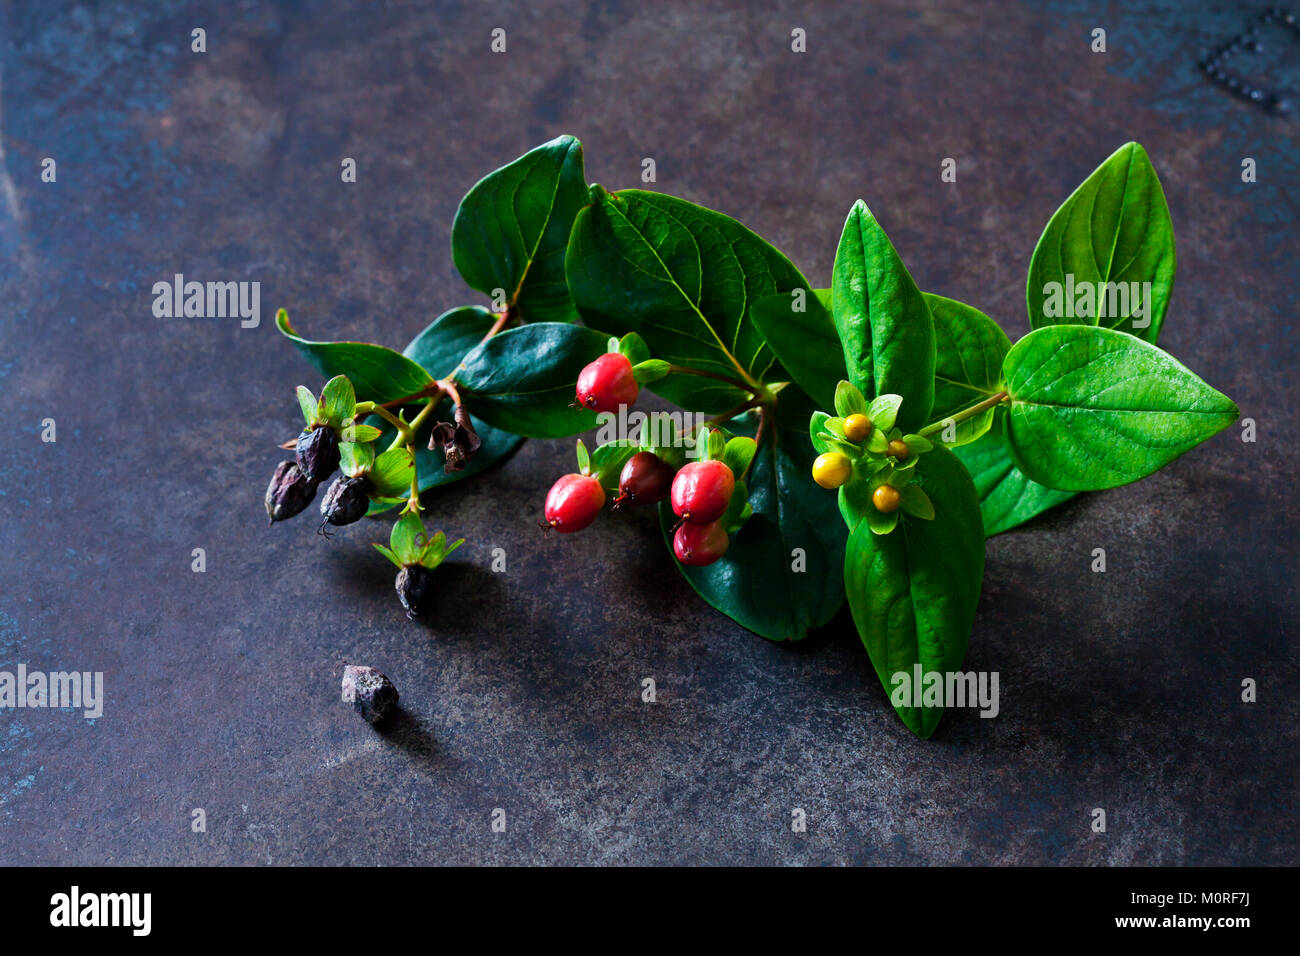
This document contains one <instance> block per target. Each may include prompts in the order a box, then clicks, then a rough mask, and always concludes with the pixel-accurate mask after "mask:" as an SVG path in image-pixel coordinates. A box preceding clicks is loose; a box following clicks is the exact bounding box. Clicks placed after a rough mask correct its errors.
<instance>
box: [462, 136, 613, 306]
mask: <svg viewBox="0 0 1300 956" xmlns="http://www.w3.org/2000/svg"><path fill="white" fill-rule="evenodd" d="M586 201H587V181H586V174H585V173H584V172H583V168H582V144H581V143H579V142H578V141H577V140H576V139H574V138H573V137H572V136H561V137H559V138H557V139H553V140H551V141H550V142H549V143H544V144H542V145H541V146H538V147H537V148H536V149H533V150H530V151H529V152H527V153H525V154H524V155H523V156H521V157H520V158H519V159H516V160H515V161H514V162H513V163H510V164H509V165H507V166H503V167H501V168H500V169H498V170H496V171H495V172H492V173H489V174H488V175H487V176H485V177H484V178H483V179H481V180H480V181H479V182H478V184H477V185H475V186H474V188H473V189H471V190H470V191H469V193H468V194H466V196H465V198H464V199H463V200H461V204H460V208H459V209H457V210H456V219H455V221H454V222H453V223H452V227H451V253H452V258H453V259H454V260H455V263H456V268H457V269H458V270H459V271H460V274H461V276H463V277H464V279H465V281H466V282H467V283H469V285H470V287H471V288H474V289H478V290H479V291H480V292H484V293H486V294H488V295H492V294H493V290H494V289H502V290H504V291H505V294H506V298H507V303H508V304H510V305H513V306H515V307H516V308H517V309H518V310H519V312H520V314H521V315H522V316H523V318H524V319H525V320H526V321H531V322H543V321H545V322H572V321H574V320H576V319H577V313H576V312H575V310H574V308H573V301H572V300H571V299H570V298H569V290H568V287H567V286H566V284H565V281H564V252H565V249H566V247H567V246H568V242H569V230H570V229H571V228H572V227H573V219H574V217H575V216H577V214H578V210H579V209H581V208H582V207H583V205H584V204H585V203H586Z"/></svg>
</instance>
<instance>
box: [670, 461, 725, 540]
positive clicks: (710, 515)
mask: <svg viewBox="0 0 1300 956" xmlns="http://www.w3.org/2000/svg"><path fill="white" fill-rule="evenodd" d="M735 490H736V476H735V475H733V474H732V473H731V469H730V468H728V467H727V466H726V465H724V464H723V463H722V462H720V461H716V460H715V461H693V462H691V463H690V464H689V465H687V466H686V467H684V468H683V469H682V470H681V471H679V472H678V473H677V477H676V478H675V479H673V511H675V512H677V514H678V515H679V516H680V517H682V518H685V519H686V520H687V521H689V522H691V523H693V524H708V523H709V522H711V521H717V520H718V519H719V518H721V517H722V516H723V515H724V514H725V513H726V511H727V505H728V504H730V503H731V493H732V492H733V491H735Z"/></svg>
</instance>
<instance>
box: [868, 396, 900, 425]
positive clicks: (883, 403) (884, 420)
mask: <svg viewBox="0 0 1300 956" xmlns="http://www.w3.org/2000/svg"><path fill="white" fill-rule="evenodd" d="M902 404H903V396H901V395H877V396H876V397H875V398H873V399H872V400H871V404H870V405H868V406H867V418H869V419H871V424H872V425H873V426H875V427H873V428H872V430H871V434H872V435H884V434H885V433H886V432H888V431H889V430H890V429H891V428H893V427H894V422H895V421H897V420H898V409H899V407H900V406H901V405H902Z"/></svg>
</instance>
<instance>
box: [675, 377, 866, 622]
mask: <svg viewBox="0 0 1300 956" xmlns="http://www.w3.org/2000/svg"><path fill="white" fill-rule="evenodd" d="M812 411H813V407H812V401H811V399H809V398H808V396H806V395H804V394H803V393H802V392H801V391H799V389H798V388H797V387H796V386H794V385H791V386H789V387H787V388H785V389H784V390H782V392H781V395H780V400H779V402H778V407H777V412H776V422H775V427H774V428H773V427H772V423H769V425H768V429H769V430H768V432H767V435H768V436H769V437H767V438H765V439H764V441H763V442H762V443H761V444H760V445H759V448H758V454H757V456H756V457H755V458H754V463H753V465H752V466H751V468H750V472H749V476H748V479H747V481H748V485H749V501H750V504H751V505H753V508H754V513H753V515H752V516H751V517H750V519H749V520H748V521H747V522H746V523H745V525H744V527H742V528H741V529H740V531H738V532H737V533H736V534H734V535H733V536H732V538H731V546H730V547H729V548H728V549H727V553H726V555H725V556H724V557H723V558H722V559H721V560H720V561H718V562H716V563H714V564H710V565H708V566H707V567H702V568H687V567H682V566H681V565H678V568H679V570H680V571H681V572H682V574H683V575H685V577H686V580H687V581H689V582H690V584H691V587H693V588H694V589H695V590H696V592H697V593H698V594H699V595H700V596H701V597H703V598H704V600H705V601H707V602H708V603H709V604H711V605H712V606H713V607H715V608H717V609H718V610H719V611H721V612H722V613H723V614H726V615H727V616H728V617H730V618H731V619H732V620H734V621H736V622H737V623H738V624H740V625H741V626H743V627H746V628H748V629H749V630H751V631H753V632H754V633H756V634H760V635H762V636H763V637H766V638H768V639H769V640H773V641H797V640H799V639H800V638H803V637H805V636H806V635H807V633H808V631H809V630H810V629H811V628H814V627H818V626H820V625H822V624H825V623H826V622H827V621H829V620H830V619H831V618H832V617H833V616H834V614H835V612H836V611H837V610H838V609H839V608H840V606H841V605H842V604H843V603H844V577H843V562H844V543H845V537H846V530H845V527H844V523H843V522H842V521H840V520H839V513H838V509H837V506H836V501H835V495H834V493H832V492H829V491H826V490H825V489H822V488H819V487H817V485H816V484H814V483H813V480H812V477H811V472H810V469H811V467H812V461H813V458H815V457H816V452H815V451H814V450H813V447H812V442H811V441H810V440H809V437H808V420H809V417H810V415H811V414H812ZM755 424H756V419H755V417H754V415H753V414H750V415H748V416H746V417H745V418H744V419H738V420H736V421H735V423H734V425H735V428H734V430H735V431H736V432H737V433H740V434H748V435H753V434H754V428H755ZM729 427H730V426H729ZM772 438H774V439H775V440H774V441H773V440H770V439H772ZM659 513H660V522H661V524H662V526H663V531H664V538H665V540H666V541H667V542H668V546H669V548H670V550H671V547H672V535H671V530H672V528H673V526H674V525H675V524H677V520H678V519H677V516H676V515H674V514H673V512H672V508H671V507H670V506H669V504H668V502H664V503H663V504H662V505H661V506H660V512H659ZM796 549H798V552H796ZM797 567H801V568H802V570H795V568H797Z"/></svg>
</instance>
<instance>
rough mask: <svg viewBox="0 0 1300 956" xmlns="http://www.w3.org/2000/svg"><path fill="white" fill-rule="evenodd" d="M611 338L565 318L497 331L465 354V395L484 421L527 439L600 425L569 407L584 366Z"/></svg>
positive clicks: (582, 410)
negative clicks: (569, 321)
mask: <svg viewBox="0 0 1300 956" xmlns="http://www.w3.org/2000/svg"><path fill="white" fill-rule="evenodd" d="M606 339H607V336H606V335H605V334H604V333H603V332H597V331H595V330H594V329H588V328H583V327H582V326H578V325H568V324H566V323H563V322H535V323H532V324H529V325H524V326H521V327H519V328H516V329H507V330H506V331H504V332H498V333H497V334H496V335H494V336H492V338H490V339H488V340H487V341H486V342H484V343H483V344H482V345H479V346H478V347H477V348H475V349H474V350H473V351H472V352H470V353H469V354H468V355H466V356H465V361H464V364H463V365H462V366H461V370H460V374H459V376H458V378H457V381H458V384H459V388H460V393H461V398H462V400H463V401H464V402H465V404H466V405H467V406H468V407H469V408H470V409H471V410H472V411H473V412H474V414H475V415H477V416H478V417H479V418H481V419H483V421H485V422H487V423H488V424H489V425H493V426H495V427H497V428H503V429H506V430H507V431H511V432H514V433H515V434H518V435H526V436H528V437H529V438H562V437H564V436H566V435H576V434H577V433H578V432H583V431H586V430H587V429H589V428H594V427H596V423H597V417H596V413H595V412H593V411H591V410H590V409H586V408H580V407H579V408H572V407H570V406H571V405H572V404H573V402H574V388H575V386H576V384H577V381H578V373H579V372H581V371H582V369H583V367H584V366H586V365H587V364H589V363H590V362H593V361H595V359H596V358H597V357H598V356H600V355H603V354H604V353H605V342H606Z"/></svg>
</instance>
